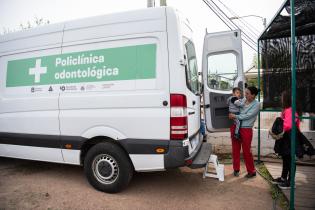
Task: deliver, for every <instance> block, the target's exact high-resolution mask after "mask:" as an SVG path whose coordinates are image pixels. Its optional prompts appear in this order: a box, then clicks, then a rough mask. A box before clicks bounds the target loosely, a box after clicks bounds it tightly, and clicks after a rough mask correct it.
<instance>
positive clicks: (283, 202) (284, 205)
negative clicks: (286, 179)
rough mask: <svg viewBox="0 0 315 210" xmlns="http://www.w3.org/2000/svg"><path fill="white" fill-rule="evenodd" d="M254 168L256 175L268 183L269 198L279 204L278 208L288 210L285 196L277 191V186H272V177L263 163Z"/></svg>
mask: <svg viewBox="0 0 315 210" xmlns="http://www.w3.org/2000/svg"><path fill="white" fill-rule="evenodd" d="M256 168H257V169H258V173H259V174H260V175H261V176H262V177H263V178H264V179H266V180H267V181H268V183H269V186H270V193H271V197H272V199H273V200H274V201H275V202H277V201H278V202H279V204H280V207H281V208H282V209H284V210H288V209H289V203H288V201H287V199H286V197H285V195H284V194H283V193H282V191H281V190H280V189H279V187H278V186H277V185H274V184H272V183H271V180H272V176H271V174H270V173H269V171H268V169H267V168H266V166H265V165H264V164H263V163H260V164H258V165H256Z"/></svg>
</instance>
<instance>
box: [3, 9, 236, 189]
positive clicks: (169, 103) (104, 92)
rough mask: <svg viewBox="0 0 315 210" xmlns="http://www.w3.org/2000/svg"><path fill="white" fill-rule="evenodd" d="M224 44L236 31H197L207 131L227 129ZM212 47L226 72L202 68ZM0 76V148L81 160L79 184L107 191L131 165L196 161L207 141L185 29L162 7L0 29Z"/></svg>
mask: <svg viewBox="0 0 315 210" xmlns="http://www.w3.org/2000/svg"><path fill="white" fill-rule="evenodd" d="M222 39H223V42H221V41H220V40H222ZM218 41H219V42H218ZM234 43H237V47H239V46H240V34H239V32H226V33H223V34H221V35H219V36H218V35H215V34H207V35H206V38H205V47H204V56H205V57H204V60H205V61H204V62H203V68H205V70H204V75H203V78H204V82H205V84H208V80H209V81H211V82H212V83H211V85H213V87H210V86H209V85H205V87H204V90H205V91H204V94H205V95H204V98H205V100H204V101H205V102H206V105H205V107H206V118H207V127H208V129H209V130H211V131H214V130H220V129H221V128H227V127H228V123H229V122H228V120H227V107H226V105H225V103H224V104H223V101H224V99H223V98H226V96H228V95H230V90H231V87H233V86H234V85H235V84H236V83H235V82H240V81H241V79H240V78H241V77H240V76H241V75H242V74H240V72H242V71H241V70H242V68H241V63H240V62H239V60H240V58H241V52H240V51H238V50H239V48H235V46H234ZM213 46H215V47H213ZM220 51H222V52H221V54H222V53H223V55H224V56H225V55H229V56H231V55H232V56H234V57H233V58H232V60H233V59H235V62H236V63H237V66H236V67H237V69H232V71H234V72H232V73H233V74H232V75H233V76H232V77H230V76H229V74H225V73H230V72H225V73H224V72H223V74H221V73H222V72H219V73H218V70H219V68H221V67H222V66H221V67H220V66H215V68H216V72H215V73H213V72H212V73H211V72H208V69H209V67H208V64H207V63H208V61H210V60H211V59H210V58H213V57H217V56H218V55H219V54H218V53H220ZM224 56H223V57H224ZM219 57H220V56H219ZM209 59H210V60H209ZM220 59H221V60H222V57H221V58H220ZM220 59H219V61H220ZM225 59H226V58H225ZM214 60H215V61H214V65H218V64H216V62H217V61H216V60H218V59H217V58H215V59H214ZM225 61H226V60H225ZM233 61H234V60H233ZM223 63H224V62H223ZM235 71H236V72H235ZM208 73H209V74H208ZM226 78H228V79H226ZM213 80H215V81H216V82H213ZM0 81H1V82H0V156H3V157H12V158H22V159H30V160H39V161H48V162H56V163H67V164H75V165H83V166H84V170H85V174H86V176H87V179H88V181H89V183H90V184H91V185H93V186H94V187H95V188H96V189H98V190H101V191H104V192H110V193H112V192H118V191H120V190H122V189H123V188H125V187H126V186H127V185H128V183H129V181H130V180H131V177H132V174H133V171H134V170H135V171H157V170H165V169H169V168H175V167H180V166H185V165H186V166H190V167H192V168H196V167H203V166H204V165H205V164H206V162H207V160H208V158H209V156H210V153H211V145H210V144H208V143H202V135H201V134H200V132H199V130H200V95H201V94H200V87H199V82H198V71H197V62H196V55H195V49H194V44H193V42H192V30H191V28H190V27H189V23H188V22H187V20H185V19H183V18H181V17H180V15H178V13H177V12H176V11H175V10H173V9H172V8H169V7H159V8H148V9H143V10H137V11H130V12H124V13H118V14H111V15H105V16H100V17H92V18H86V19H82V20H75V21H70V22H65V23H60V24H53V25H47V26H43V27H38V28H34V29H31V30H27V31H23V32H16V33H12V34H7V35H4V36H1V37H0ZM209 84H210V83H209ZM223 86H224V87H223ZM222 104H223V105H222Z"/></svg>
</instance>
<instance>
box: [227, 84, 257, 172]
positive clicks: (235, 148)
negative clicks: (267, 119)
mask: <svg viewBox="0 0 315 210" xmlns="http://www.w3.org/2000/svg"><path fill="white" fill-rule="evenodd" d="M257 94H258V89H257V88H256V87H247V88H246V91H245V98H246V102H245V105H244V106H243V107H241V109H240V114H239V115H235V114H229V118H230V119H232V120H235V119H238V120H240V121H242V125H241V128H240V131H239V133H240V138H239V139H237V138H235V136H234V130H235V125H232V126H231V128H230V131H231V139H232V156H233V169H234V176H239V173H240V153H241V148H242V150H243V157H244V161H245V165H246V170H247V175H246V176H245V177H246V178H252V177H255V176H256V169H255V166H254V159H253V155H252V152H251V144H252V139H253V126H254V123H255V120H256V118H257V115H258V112H259V108H260V106H259V102H258V101H257V100H255V98H256V96H257Z"/></svg>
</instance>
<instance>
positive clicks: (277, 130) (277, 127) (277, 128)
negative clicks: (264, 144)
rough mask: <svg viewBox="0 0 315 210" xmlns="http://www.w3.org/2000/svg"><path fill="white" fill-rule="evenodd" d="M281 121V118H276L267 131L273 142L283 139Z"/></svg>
mask: <svg viewBox="0 0 315 210" xmlns="http://www.w3.org/2000/svg"><path fill="white" fill-rule="evenodd" d="M283 134H284V131H283V119H282V118H281V117H277V118H276V119H275V121H274V123H273V125H272V127H271V129H270V130H269V135H271V137H272V138H273V139H275V140H278V139H281V138H282V137H283Z"/></svg>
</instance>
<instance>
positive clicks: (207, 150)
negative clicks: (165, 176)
mask: <svg viewBox="0 0 315 210" xmlns="http://www.w3.org/2000/svg"><path fill="white" fill-rule="evenodd" d="M196 135H198V138H199V141H198V142H199V143H198V145H197V147H196V149H195V150H194V151H193V152H192V153H191V154H190V155H189V152H188V146H183V142H182V141H170V144H169V150H168V152H167V154H164V166H165V169H170V168H177V167H181V166H189V167H191V168H202V167H204V166H205V165H206V163H207V162H208V160H209V157H210V155H211V144H209V143H203V141H202V140H203V135H202V134H201V133H200V132H198V133H197V134H196ZM195 137H196V136H195V135H194V136H193V137H191V138H195Z"/></svg>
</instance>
